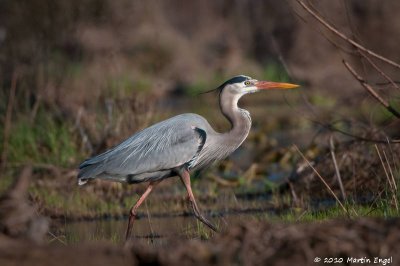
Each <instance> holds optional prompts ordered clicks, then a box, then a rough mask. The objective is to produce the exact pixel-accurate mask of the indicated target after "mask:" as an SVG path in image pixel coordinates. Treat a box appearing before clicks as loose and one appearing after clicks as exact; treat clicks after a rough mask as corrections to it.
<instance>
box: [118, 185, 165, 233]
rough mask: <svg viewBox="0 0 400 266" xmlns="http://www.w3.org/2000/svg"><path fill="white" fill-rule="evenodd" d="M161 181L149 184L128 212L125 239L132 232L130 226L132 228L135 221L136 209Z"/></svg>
mask: <svg viewBox="0 0 400 266" xmlns="http://www.w3.org/2000/svg"><path fill="white" fill-rule="evenodd" d="M160 181H161V180H159V181H154V182H150V183H149V185H148V186H147V188H146V191H145V192H144V193H143V194H142V196H140V198H139V199H138V201H137V202H136V203H135V205H134V206H133V207H132V209H131V211H130V212H129V221H128V227H127V228H126V235H125V239H126V240H128V238H129V237H130V235H131V231H132V226H133V222H134V221H135V218H136V216H137V213H136V211H137V209H138V208H139V206H140V205H141V204H142V203H143V202H144V200H145V199H146V198H147V196H148V195H149V194H150V192H151V191H152V190H153V188H154V187H155V186H156V185H157V184H158V183H160Z"/></svg>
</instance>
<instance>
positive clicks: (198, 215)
mask: <svg viewBox="0 0 400 266" xmlns="http://www.w3.org/2000/svg"><path fill="white" fill-rule="evenodd" d="M179 176H180V178H181V180H182V182H183V184H184V185H185V187H186V190H187V193H188V196H189V201H190V204H191V205H192V208H193V211H194V216H195V217H196V218H197V219H199V220H200V221H201V222H202V223H204V224H205V225H207V226H208V227H209V228H211V229H212V230H213V231H215V232H218V230H217V228H216V227H215V226H214V225H213V224H212V223H210V222H209V221H208V220H207V219H206V218H204V216H203V215H202V214H201V212H200V210H199V207H197V203H196V200H195V199H194V195H193V192H192V187H191V186H190V175H189V172H188V171H186V170H182V171H180V173H179Z"/></svg>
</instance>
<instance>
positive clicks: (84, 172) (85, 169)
mask: <svg viewBox="0 0 400 266" xmlns="http://www.w3.org/2000/svg"><path fill="white" fill-rule="evenodd" d="M100 168H101V165H98V164H84V163H83V164H81V165H80V166H79V174H78V185H79V186H82V185H84V184H86V183H87V182H88V181H89V180H90V179H94V178H96V176H97V175H99V174H100V173H101V172H102V169H100Z"/></svg>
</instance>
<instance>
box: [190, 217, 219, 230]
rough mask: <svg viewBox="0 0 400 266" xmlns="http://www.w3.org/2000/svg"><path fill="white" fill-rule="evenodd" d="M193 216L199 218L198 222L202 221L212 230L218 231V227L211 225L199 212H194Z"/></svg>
mask: <svg viewBox="0 0 400 266" xmlns="http://www.w3.org/2000/svg"><path fill="white" fill-rule="evenodd" d="M194 216H195V217H196V218H197V219H198V220H200V222H202V223H203V224H205V225H207V226H208V227H209V228H210V229H211V230H213V231H214V232H216V233H218V229H217V227H215V225H213V224H212V223H211V222H210V221H209V220H207V219H206V218H205V217H204V216H203V215H201V214H200V213H198V214H196V213H195V214H194Z"/></svg>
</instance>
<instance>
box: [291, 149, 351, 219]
mask: <svg viewBox="0 0 400 266" xmlns="http://www.w3.org/2000/svg"><path fill="white" fill-rule="evenodd" d="M293 146H294V148H295V149H296V150H297V152H298V153H299V154H300V156H301V157H302V158H303V159H304V161H306V163H307V164H308V166H310V168H311V169H312V170H313V171H314V173H315V174H316V175H317V176H318V177H319V179H320V180H321V182H322V183H323V184H324V185H325V187H326V188H327V189H328V191H329V192H330V193H331V194H332V196H333V197H334V198H335V200H336V201H337V203H339V205H340V207H341V208H342V209H343V211H344V212H345V213H346V214H347V216H349V217H350V214H349V212H348V211H347V209H346V208H345V207H344V205H343V203H342V202H341V201H340V199H339V198H338V197H337V196H336V194H335V192H333V190H332V189H331V187H330V186H329V185H328V183H326V181H325V179H324V178H323V177H322V176H321V175H320V174H319V173H318V171H317V170H316V169H315V168H314V166H312V164H311V163H310V161H309V160H308V159H307V158H306V156H305V155H304V154H303V153H302V152H301V151H300V150H299V148H298V147H297V145H293Z"/></svg>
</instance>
